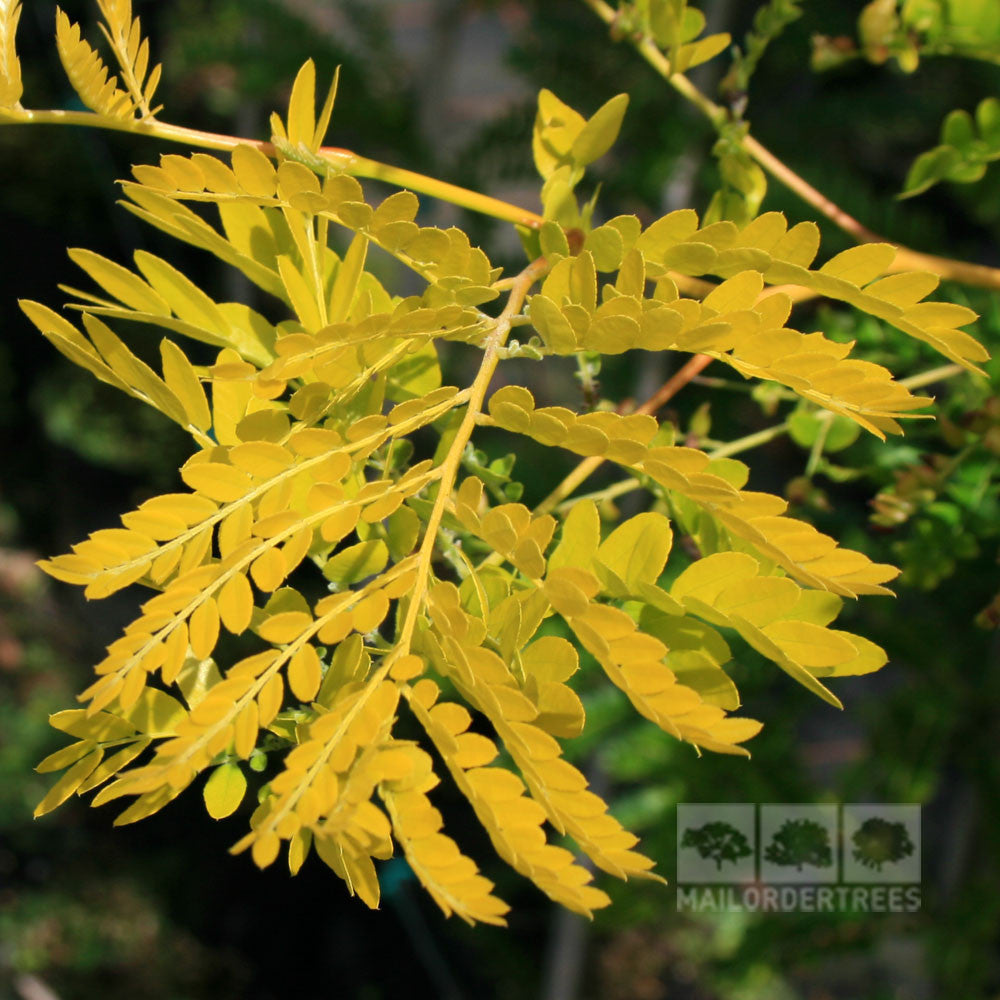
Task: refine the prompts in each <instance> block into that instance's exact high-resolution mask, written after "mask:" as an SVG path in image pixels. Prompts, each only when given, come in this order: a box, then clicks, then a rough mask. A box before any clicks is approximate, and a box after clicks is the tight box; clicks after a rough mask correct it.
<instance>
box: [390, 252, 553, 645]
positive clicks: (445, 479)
mask: <svg viewBox="0 0 1000 1000" xmlns="http://www.w3.org/2000/svg"><path fill="white" fill-rule="evenodd" d="M547 268H548V262H547V261H546V260H545V258H544V257H539V258H538V259H537V260H534V261H532V262H531V263H530V264H529V265H528V266H527V267H526V268H525V269H524V270H523V271H522V272H521V273H520V274H519V275H518V276H517V280H516V281H515V282H514V284H513V286H512V287H511V290H510V295H509V296H508V298H507V305H506V306H505V307H504V310H503V312H502V313H501V314H500V315H499V316H498V317H497V320H496V323H495V324H494V326H493V330H492V332H491V333H490V335H489V337H488V338H487V340H486V346H485V349H484V351H483V360H482V363H481V364H480V366H479V371H478V373H477V374H476V379H475V381H474V382H473V383H472V386H471V388H470V390H469V403H468V406H467V407H466V410H465V415H464V416H463V417H462V422H461V424H460V425H459V427H458V430H457V431H456V432H455V437H454V438H453V439H452V442H451V445H450V447H449V448H448V454H447V455H446V456H445V458H444V461H443V462H442V463H441V478H440V485H439V487H438V494H437V497H436V498H435V500H434V507H433V509H432V510H431V514H430V517H429V518H428V519H427V527H426V529H425V532H424V540H423V543H422V544H421V546H420V552H419V554H418V556H417V577H416V580H415V581H414V583H413V592H412V595H411V598H410V603H409V606H408V607H407V609H406V617H405V618H404V620H403V626H402V628H401V629H400V633H399V640H398V642H397V643H396V651H395V655H394V657H392V658H391V659H395V658H398V657H400V656H406V654H407V653H408V652H409V651H410V643H411V642H412V640H413V631H414V629H415V627H416V624H417V616H418V615H419V614H420V609H421V607H422V606H423V599H424V595H425V594H426V592H427V582H428V579H429V577H430V571H431V562H432V560H433V558H434V549H435V548H436V546H437V543H438V528H439V527H440V526H441V519H442V517H443V516H444V511H445V508H446V507H447V505H448V500H449V498H450V496H451V492H452V489H453V488H454V486H455V478H456V476H457V475H458V470H459V468H460V467H461V465H462V455H463V454H464V452H465V446H466V444H468V442H469V439H470V438H471V437H472V432H473V431H474V430H475V429H476V423H477V418H478V417H479V414H480V412H481V411H482V408H483V401H484V400H485V398H486V392H487V390H488V389H489V386H490V382H491V380H492V379H493V373H494V372H495V371H496V369H497V365H498V364H499V363H500V348H501V347H503V345H504V342H505V341H506V340H507V336H508V334H509V333H510V327H511V320H512V319H513V317H514V316H516V315H517V313H519V312H520V311H521V307H522V306H523V305H524V299H525V296H526V295H527V294H528V290H529V289H530V288H531V286H532V285H533V284H534V283H535V282H536V281H537V280H538V279H539V278H540V277H541V276H542V275H543V274H544V273H545V271H546V269H547Z"/></svg>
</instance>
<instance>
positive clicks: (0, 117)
mask: <svg viewBox="0 0 1000 1000" xmlns="http://www.w3.org/2000/svg"><path fill="white" fill-rule="evenodd" d="M0 124H11V125H15V124H40V125H83V126H89V127H90V128H103V129H111V130H112V131H116V132H130V133H132V134H133V135H145V136H150V137H152V138H154V139H164V140H166V141H168V142H179V143H183V144H184V145H187V146H195V147H198V148H200V149H216V150H221V151H228V150H233V149H235V148H236V147H237V146H253V147H254V148H255V149H258V150H260V152H262V153H263V154H264V155H265V156H270V157H272V158H274V157H276V156H277V150H276V149H275V147H274V144H273V143H271V142H265V141H263V140H260V139H245V138H240V137H238V136H232V135H222V134H220V133H218V132H204V131H202V130H201V129H194V128H185V127H184V126H183V125H171V124H169V123H167V122H161V121H155V120H147V121H137V120H135V119H129V118H124V119H123V118H110V117H108V116H106V115H101V114H97V113H96V112H93V111H60V110H53V111H30V110H27V109H8V110H4V111H0ZM319 155H320V157H322V158H323V159H324V160H326V161H327V162H328V163H329V164H330V166H331V167H333V168H334V169H335V170H340V171H343V172H344V173H347V174H350V175H351V176H352V177H367V178H370V179H372V180H380V181H385V182H386V183H387V184H394V185H396V186H398V187H404V188H408V189H410V190H411V191H416V192H418V193H420V194H426V195H429V196H430V197H432V198H439V199H441V200H442V201H447V202H450V203H452V204H453V205H458V206H459V207H460V208H467V209H469V210H470V211H473V212H478V213H480V214H481V215H489V216H492V217H493V218H495V219H500V220H502V221H504V222H512V223H514V224H515V225H518V226H527V227H528V228H530V229H538V228H539V227H540V226H541V225H542V223H543V222H544V221H545V220H544V219H543V218H542V217H541V216H540V215H538V214H537V213H535V212H531V211H529V210H528V209H526V208H521V207H520V206H519V205H512V204H510V203H509V202H506V201H501V200H500V199H499V198H492V197H490V196H489V195H485V194H480V193H479V192H478V191H472V190H470V189H468V188H463V187H459V185H457V184H450V183H448V182H447V181H441V180H438V179H437V178H435V177H428V176H426V175H425V174H419V173H417V172H416V171H413V170H406V169H404V168H403V167H393V166H390V165H389V164H388V163H380V162H379V161H378V160H371V159H368V158H367V157H364V156H358V155H357V154H356V153H353V152H351V151H350V150H349V149H340V148H339V147H336V146H323V147H322V148H321V149H320V150H319Z"/></svg>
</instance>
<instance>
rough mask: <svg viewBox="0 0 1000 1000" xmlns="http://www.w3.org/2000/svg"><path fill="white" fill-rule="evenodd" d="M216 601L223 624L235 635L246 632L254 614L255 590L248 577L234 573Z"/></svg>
mask: <svg viewBox="0 0 1000 1000" xmlns="http://www.w3.org/2000/svg"><path fill="white" fill-rule="evenodd" d="M216 600H217V602H218V607H219V617H220V618H221V619H222V624H223V625H225V626H226V628H227V629H228V630H229V631H230V632H232V633H233V635H240V634H242V633H243V632H245V631H246V630H247V628H248V627H249V625H250V618H251V616H252V614H253V590H252V589H251V588H250V581H249V580H247V578H246V576H244V574H243V573H234V574H233V575H232V576H231V577H230V578H229V579H228V580H227V581H226V583H225V584H224V585H223V587H222V589H221V590H220V591H219V596H218V598H217V599H216Z"/></svg>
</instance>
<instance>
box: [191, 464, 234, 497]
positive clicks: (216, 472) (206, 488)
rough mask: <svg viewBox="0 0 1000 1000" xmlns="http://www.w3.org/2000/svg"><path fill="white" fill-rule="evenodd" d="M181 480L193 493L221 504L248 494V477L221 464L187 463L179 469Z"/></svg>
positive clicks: (229, 466)
mask: <svg viewBox="0 0 1000 1000" xmlns="http://www.w3.org/2000/svg"><path fill="white" fill-rule="evenodd" d="M181 478H182V479H183V480H184V482H185V483H187V484H188V486H190V487H191V489H193V490H195V492H197V493H200V494H202V495H203V496H206V497H208V498H209V499H211V500H218V501H220V502H221V503H232V502H233V501H234V500H239V499H240V498H241V497H244V496H246V495H247V493H249V492H250V477H249V476H248V475H247V474H246V473H245V472H240V470H239V469H236V468H234V467H233V466H231V465H223V464H222V463H221V462H198V463H195V464H191V463H190V462H189V463H188V464H187V465H185V466H184V468H183V469H181Z"/></svg>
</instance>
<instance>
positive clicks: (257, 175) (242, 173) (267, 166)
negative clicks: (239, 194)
mask: <svg viewBox="0 0 1000 1000" xmlns="http://www.w3.org/2000/svg"><path fill="white" fill-rule="evenodd" d="M232 162H233V173H234V174H235V175H236V180H237V182H238V183H239V185H240V187H241V188H243V190H244V191H246V193H247V194H250V195H253V196H254V197H256V198H273V197H274V190H275V184H276V182H277V175H276V173H275V170H274V167H273V165H272V164H271V161H270V160H269V159H268V158H267V157H266V156H265V155H264V154H263V153H261V152H260V151H259V150H257V149H254V147H253V146H245V145H241V146H237V147H236V148H235V149H234V150H233V157H232Z"/></svg>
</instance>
